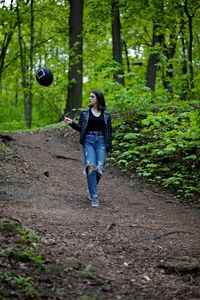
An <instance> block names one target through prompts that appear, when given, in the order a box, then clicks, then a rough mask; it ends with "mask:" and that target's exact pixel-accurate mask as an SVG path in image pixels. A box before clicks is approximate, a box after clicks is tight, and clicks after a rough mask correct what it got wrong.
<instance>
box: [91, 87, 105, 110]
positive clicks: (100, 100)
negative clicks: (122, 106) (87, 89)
mask: <svg viewBox="0 0 200 300" xmlns="http://www.w3.org/2000/svg"><path fill="white" fill-rule="evenodd" d="M91 93H93V94H95V95H96V97H97V100H98V106H97V108H98V110H102V111H104V110H106V103H105V98H104V94H103V93H101V92H100V91H98V90H92V91H91Z"/></svg>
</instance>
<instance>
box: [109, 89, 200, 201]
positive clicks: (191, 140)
mask: <svg viewBox="0 0 200 300" xmlns="http://www.w3.org/2000/svg"><path fill="white" fill-rule="evenodd" d="M137 88H138V85H137ZM142 89H143V90H144V88H141V89H140V93H138V92H137V93H135V89H134V88H132V89H129V90H127V89H124V90H122V91H120V92H119V91H118V93H115V99H114V101H113V107H112V111H113V116H114V118H113V119H114V120H113V152H112V159H113V160H114V161H115V163H117V164H118V165H119V166H120V168H121V169H122V170H123V171H127V172H129V173H132V172H133V171H134V172H135V171H136V172H137V174H138V175H140V176H143V177H145V178H147V179H148V181H151V182H156V183H158V184H160V185H162V186H164V187H167V188H171V189H173V190H174V191H175V192H177V193H179V194H181V195H182V196H184V197H188V198H190V197H198V196H199V195H200V172H199V170H200V128H199V124H200V109H199V104H198V102H197V101H190V102H187V101H185V102H184V101H182V102H180V100H179V101H176V102H175V101H169V100H168V99H167V98H166V97H164V96H162V97H161V96H158V95H157V96H156V95H155V94H154V95H152V93H151V92H150V91H148V90H147V89H145V90H144V91H143V90H142Z"/></svg>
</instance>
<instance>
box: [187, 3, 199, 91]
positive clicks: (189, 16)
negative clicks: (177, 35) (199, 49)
mask: <svg viewBox="0 0 200 300" xmlns="http://www.w3.org/2000/svg"><path fill="white" fill-rule="evenodd" d="M187 5H188V0H185V2H184V11H185V14H186V16H187V17H188V24H189V43H188V60H189V73H190V82H189V83H190V89H193V88H194V81H193V79H194V70H193V61H192V59H193V53H192V43H193V29H192V18H193V17H194V13H193V15H190V14H189V11H188V6H187ZM196 9H197V8H196Z"/></svg>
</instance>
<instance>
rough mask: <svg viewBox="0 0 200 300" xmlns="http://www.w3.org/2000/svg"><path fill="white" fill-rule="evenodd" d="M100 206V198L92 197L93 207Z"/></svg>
mask: <svg viewBox="0 0 200 300" xmlns="http://www.w3.org/2000/svg"><path fill="white" fill-rule="evenodd" d="M98 206H99V200H98V199H97V198H96V197H94V198H92V207H98Z"/></svg>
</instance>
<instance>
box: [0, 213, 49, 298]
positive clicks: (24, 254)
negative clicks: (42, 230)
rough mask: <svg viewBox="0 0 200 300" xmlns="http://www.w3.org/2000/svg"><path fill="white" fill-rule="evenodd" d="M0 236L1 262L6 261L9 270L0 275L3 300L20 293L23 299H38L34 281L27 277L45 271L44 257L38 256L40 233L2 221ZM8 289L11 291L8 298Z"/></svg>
mask: <svg viewBox="0 0 200 300" xmlns="http://www.w3.org/2000/svg"><path fill="white" fill-rule="evenodd" d="M0 236H1V238H2V240H1V248H0V262H2V261H3V262H4V266H5V264H6V266H7V267H6V270H5V269H2V270H1V272H0V280H1V283H2V289H0V298H1V297H4V296H7V297H10V296H11V294H12V291H15V293H17V292H18V291H19V293H20V295H22V294H23V295H25V296H26V297H29V298H30V299H32V298H34V297H35V296H36V295H37V292H36V284H35V283H34V278H32V277H31V276H30V275H28V273H29V272H28V271H31V270H33V269H34V270H36V269H38V270H42V269H44V268H45V267H46V263H45V259H44V257H43V256H42V255H39V254H38V249H37V243H38V241H39V237H38V235H37V233H36V232H35V231H34V230H32V229H29V228H27V227H25V226H22V225H21V224H20V223H16V222H15V221H12V220H9V219H6V218H0ZM21 267H22V269H21ZM32 274H33V273H32ZM33 275H34V274H33ZM5 289H6V290H7V291H8V292H6V294H5V291H4V290H5ZM6 299H7V298H6ZM8 299H10V298H8Z"/></svg>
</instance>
